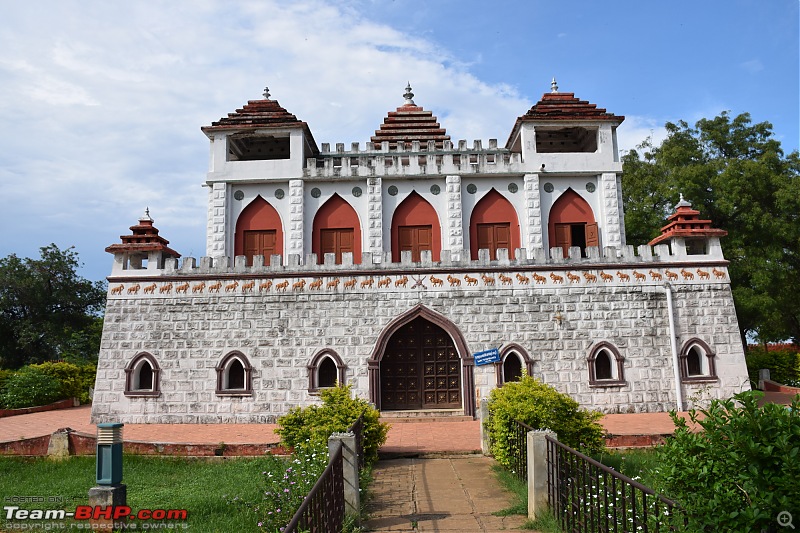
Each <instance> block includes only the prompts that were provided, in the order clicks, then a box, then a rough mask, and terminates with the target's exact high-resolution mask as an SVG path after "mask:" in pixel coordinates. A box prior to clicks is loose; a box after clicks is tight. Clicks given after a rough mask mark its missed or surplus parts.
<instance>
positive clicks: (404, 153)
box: [304, 139, 522, 178]
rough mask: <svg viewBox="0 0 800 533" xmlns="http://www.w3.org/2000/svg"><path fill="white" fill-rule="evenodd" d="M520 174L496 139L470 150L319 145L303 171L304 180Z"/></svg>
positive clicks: (515, 157)
mask: <svg viewBox="0 0 800 533" xmlns="http://www.w3.org/2000/svg"><path fill="white" fill-rule="evenodd" d="M520 172H522V161H521V157H520V154H518V153H513V152H511V151H509V150H507V149H505V148H502V147H498V146H497V139H489V145H488V147H487V148H484V147H483V142H482V141H480V140H476V141H474V142H473V143H472V146H468V145H467V141H464V140H462V141H458V143H457V144H453V142H452V141H449V140H446V141H443V142H442V147H441V148H437V146H436V142H435V141H428V142H426V143H421V142H420V141H412V142H410V143H408V142H403V141H398V142H396V143H395V144H393V145H390V143H389V141H383V142H381V143H380V144H375V143H372V142H368V143H366V147H365V148H364V149H363V150H362V149H361V146H360V143H352V144H351V146H350V150H345V145H344V143H337V144H336V145H335V148H334V149H333V150H331V147H330V144H328V143H322V150H321V152H320V153H319V154H318V155H317V156H316V157H312V158H308V159H307V160H306V165H305V169H304V176H305V177H306V178H336V177H343V178H345V177H371V176H424V175H450V174H459V175H461V174H514V173H520Z"/></svg>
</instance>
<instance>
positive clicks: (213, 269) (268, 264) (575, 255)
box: [109, 239, 727, 281]
mask: <svg viewBox="0 0 800 533" xmlns="http://www.w3.org/2000/svg"><path fill="white" fill-rule="evenodd" d="M714 240H715V239H710V241H714ZM710 244H711V245H710V246H709V248H708V250H707V252H708V253H705V254H691V255H688V254H687V253H686V249H685V248H681V247H680V246H675V249H674V250H671V249H670V247H669V246H668V245H666V244H659V245H656V246H654V247H651V246H648V245H642V246H639V247H638V248H634V247H633V246H624V247H622V248H613V247H606V248H604V249H602V250H601V249H599V248H597V247H590V248H587V249H586V257H582V254H581V249H580V248H578V247H572V248H570V250H569V256H568V257H563V251H562V249H561V248H551V249H550V251H549V253H547V252H546V251H545V250H543V249H534V250H533V254H531V255H529V254H528V252H527V250H525V249H524V248H518V249H516V250H515V251H514V258H513V259H512V258H511V257H510V256H509V254H508V250H506V249H504V248H502V249H499V250H498V253H497V256H498V259H497V260H494V261H491V260H489V257H490V256H489V250H480V251H479V252H478V257H479V258H478V260H469V259H464V258H465V257H467V254H464V253H463V251H462V250H459V251H458V253H455V252H454V251H451V250H442V251H441V260H440V261H433V260H432V259H431V253H430V251H423V252H422V254H421V255H422V257H421V261H420V262H412V261H411V252H403V253H402V254H401V261H400V262H392V261H391V253H389V252H387V253H384V254H383V255H382V256H377V255H374V254H371V253H369V252H364V253H362V261H361V263H360V264H354V262H353V256H352V254H350V253H345V254H343V258H342V259H343V260H342V264H335V260H336V257H335V255H334V254H325V257H324V258H323V262H322V263H319V262H318V258H317V255H316V254H308V255H307V256H306V257H305V258H304V259H305V260H304V261H302V262H301V257H300V255H298V254H289V256H288V261H287V262H286V264H283V261H282V256H280V255H273V256H271V257H269V258H265V257H264V256H260V255H257V256H255V257H254V258H253V264H252V265H249V266H248V265H247V261H246V257H245V256H237V257H235V258H233V261H231V258H229V257H202V258H201V259H200V261H199V264H198V262H197V260H196V259H195V258H193V257H186V258H184V259H183V261H182V262H181V263H180V264H179V263H178V259H175V258H168V259H166V260H164V261H162V262H158V261H151V262H149V263H148V266H147V267H146V268H127V269H123V268H121V264H122V263H121V262H116V261H115V268H114V270H113V271H112V273H111V276H109V279H110V280H115V281H116V280H122V279H123V278H135V279H141V278H151V277H162V276H164V277H176V276H177V277H181V276H186V277H196V276H208V275H215V276H223V277H237V276H243V277H248V276H249V277H269V278H277V277H297V276H325V275H350V276H386V275H395V274H404V273H405V274H413V273H421V274H431V273H433V274H436V273H443V274H445V275H446V274H448V273H451V272H452V273H467V272H478V273H480V272H492V271H496V272H499V271H512V272H513V271H522V270H536V271H547V270H551V271H568V270H576V271H597V270H602V269H603V268H606V269H629V270H630V269H634V270H635V268H636V265H639V264H641V265H642V266H641V267H640V268H642V269H654V268H664V267H666V268H667V269H668V268H669V267H673V268H676V269H678V270H680V269H682V268H683V267H684V266H687V267H689V266H691V267H696V266H698V265H700V266H705V267H706V268H711V267H724V266H725V265H726V264H727V262H726V261H725V260H724V258H723V256H722V253H721V249H720V247H719V241H718V240H716V243H715V245H714V243H713V242H711V243H710ZM118 267H119V268H118ZM686 272H691V273H692V274H694V273H695V271H694V270H692V271H686ZM704 272H705V271H704ZM724 272H725V271H723V270H717V271H716V272H714V273H713V277H715V278H716V279H723V278H726V276H724V275H720V274H724ZM653 274H655V275H651V276H650V278H652V280H655V281H659V280H661V279H669V277H670V274H668V273H666V272H655V271H653ZM633 277H634V278H637V276H636V275H635V274H634V275H633ZM692 277H694V276H692ZM711 277H712V276H711V275H710V274H709V275H708V276H706V275H705V274H700V273H698V279H710V278H711ZM684 278H689V276H684ZM587 279H591V276H589V277H588V278H587ZM620 279H621V280H622V279H624V276H623V277H621V278H620ZM639 279H641V278H639Z"/></svg>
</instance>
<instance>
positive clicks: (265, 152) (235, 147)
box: [228, 133, 291, 161]
mask: <svg viewBox="0 0 800 533" xmlns="http://www.w3.org/2000/svg"><path fill="white" fill-rule="evenodd" d="M290 157H291V154H290V151H289V137H288V136H285V137H275V136H272V135H255V134H252V133H240V134H235V135H231V136H229V137H228V161H270V160H275V159H290Z"/></svg>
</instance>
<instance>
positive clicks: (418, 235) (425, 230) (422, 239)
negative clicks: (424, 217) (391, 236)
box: [397, 226, 433, 263]
mask: <svg viewBox="0 0 800 533" xmlns="http://www.w3.org/2000/svg"><path fill="white" fill-rule="evenodd" d="M397 237H398V244H399V247H400V253H402V252H405V251H410V252H411V260H412V261H413V262H415V263H418V262H419V261H420V260H421V259H420V252H421V251H422V250H433V228H432V226H400V227H398V228H397Z"/></svg>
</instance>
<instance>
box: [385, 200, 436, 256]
mask: <svg viewBox="0 0 800 533" xmlns="http://www.w3.org/2000/svg"><path fill="white" fill-rule="evenodd" d="M399 226H431V248H432V250H431V257H432V259H433V261H439V257H440V252H441V250H442V227H441V226H440V225H439V216H438V215H437V214H436V209H434V208H433V206H432V205H431V204H429V203H428V202H427V201H426V200H425V199H424V198H423V197H422V196H420V195H419V194H418V193H417V192H416V191H411V194H409V195H408V196H407V197H406V199H405V200H403V201H402V202H401V203H400V205H398V206H397V209H395V210H394V215H392V261H394V262H395V263H399V262H400V246H399V243H398V241H399V240H400V238H399V235H398V229H397V228H398V227H399Z"/></svg>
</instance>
